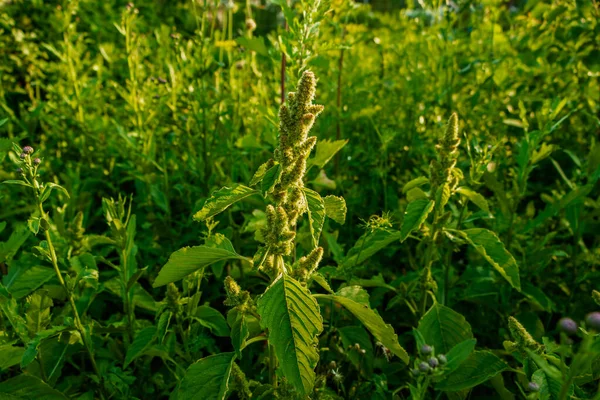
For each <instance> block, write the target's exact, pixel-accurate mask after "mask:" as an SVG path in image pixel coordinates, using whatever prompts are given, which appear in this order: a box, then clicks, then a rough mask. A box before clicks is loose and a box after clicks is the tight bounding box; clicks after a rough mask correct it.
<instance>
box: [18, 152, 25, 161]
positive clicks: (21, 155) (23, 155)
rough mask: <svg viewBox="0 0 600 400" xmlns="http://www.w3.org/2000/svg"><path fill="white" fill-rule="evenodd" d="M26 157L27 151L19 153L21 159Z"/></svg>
mask: <svg viewBox="0 0 600 400" xmlns="http://www.w3.org/2000/svg"><path fill="white" fill-rule="evenodd" d="M25 157H27V154H25V153H21V154H19V158H20V159H21V160H24V159H25Z"/></svg>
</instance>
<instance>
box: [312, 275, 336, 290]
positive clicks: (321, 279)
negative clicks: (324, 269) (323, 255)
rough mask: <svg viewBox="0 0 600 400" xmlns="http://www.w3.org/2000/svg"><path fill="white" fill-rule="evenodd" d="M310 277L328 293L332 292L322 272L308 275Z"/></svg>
mask: <svg viewBox="0 0 600 400" xmlns="http://www.w3.org/2000/svg"><path fill="white" fill-rule="evenodd" d="M310 279H312V280H313V281H315V282H317V283H318V284H319V286H321V287H322V288H323V289H325V290H326V291H328V292H329V293H333V290H332V289H331V286H329V282H327V279H325V277H324V276H323V274H321V273H320V272H315V273H314V274H312V275H311V276H310Z"/></svg>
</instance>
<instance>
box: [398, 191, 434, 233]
mask: <svg viewBox="0 0 600 400" xmlns="http://www.w3.org/2000/svg"><path fill="white" fill-rule="evenodd" d="M433 206H435V201H433V200H427V199H418V200H415V201H412V202H410V203H408V206H407V207H406V212H405V213H404V220H402V228H401V229H400V241H402V242H403V241H405V240H406V238H407V237H408V235H410V234H411V232H413V231H415V230H417V229H419V228H420V227H421V225H422V224H423V222H425V220H426V219H427V216H428V215H429V213H430V212H431V210H433Z"/></svg>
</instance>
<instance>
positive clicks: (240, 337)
mask: <svg viewBox="0 0 600 400" xmlns="http://www.w3.org/2000/svg"><path fill="white" fill-rule="evenodd" d="M227 323H228V324H229V326H230V327H231V344H232V345H233V348H234V349H235V354H236V356H237V357H238V358H239V359H240V360H241V359H242V349H243V348H244V346H245V345H246V339H248V336H250V332H249V331H248V324H247V323H246V314H245V313H243V312H240V311H238V310H237V309H236V308H234V309H232V310H230V311H229V312H228V313H227Z"/></svg>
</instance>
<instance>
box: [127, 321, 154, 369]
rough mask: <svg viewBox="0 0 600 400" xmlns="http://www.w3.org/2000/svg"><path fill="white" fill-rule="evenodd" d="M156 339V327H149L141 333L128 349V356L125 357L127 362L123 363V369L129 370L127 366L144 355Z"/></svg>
mask: <svg viewBox="0 0 600 400" xmlns="http://www.w3.org/2000/svg"><path fill="white" fill-rule="evenodd" d="M155 338H156V327H155V326H149V327H148V328H144V329H142V330H141V331H139V332H138V333H137V334H136V335H135V338H134V339H133V342H132V343H131V344H130V345H129V347H128V348H127V354H126V355H125V362H124V363H123V368H127V366H128V365H129V364H130V363H131V362H133V361H134V360H135V359H136V358H138V357H139V356H141V355H142V354H143V353H144V350H146V349H147V348H148V347H150V345H151V344H152V342H153V341H154V339H155Z"/></svg>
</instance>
